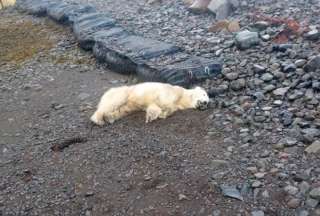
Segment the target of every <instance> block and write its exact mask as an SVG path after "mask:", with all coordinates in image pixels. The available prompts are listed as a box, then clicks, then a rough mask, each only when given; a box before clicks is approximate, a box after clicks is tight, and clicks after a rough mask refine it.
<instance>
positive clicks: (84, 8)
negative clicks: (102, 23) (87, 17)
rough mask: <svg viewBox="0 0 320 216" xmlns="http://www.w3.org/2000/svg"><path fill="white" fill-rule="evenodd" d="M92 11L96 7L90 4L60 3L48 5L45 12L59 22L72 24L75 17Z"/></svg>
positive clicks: (94, 10)
mask: <svg viewBox="0 0 320 216" xmlns="http://www.w3.org/2000/svg"><path fill="white" fill-rule="evenodd" d="M93 12H96V9H95V8H94V7H92V6H90V5H83V4H66V3H60V4H55V5H53V6H52V7H49V9H48V12H47V13H48V16H49V17H50V18H52V19H53V20H55V21H57V22H59V23H62V24H69V25H72V24H73V23H74V21H75V19H76V18H77V17H79V16H81V15H82V14H88V13H93Z"/></svg>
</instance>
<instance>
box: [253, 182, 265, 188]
mask: <svg viewBox="0 0 320 216" xmlns="http://www.w3.org/2000/svg"><path fill="white" fill-rule="evenodd" d="M262 185H263V184H262V182H261V181H258V180H257V181H254V182H252V184H251V187H253V188H259V187H262Z"/></svg>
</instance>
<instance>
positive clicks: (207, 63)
mask: <svg viewBox="0 0 320 216" xmlns="http://www.w3.org/2000/svg"><path fill="white" fill-rule="evenodd" d="M222 67H223V64H222V62H219V61H217V60H211V59H207V58H202V57H197V56H191V55H188V54H185V53H177V54H176V55H173V56H166V57H164V58H162V59H153V60H152V61H148V62H145V63H144V64H140V65H139V66H138V68H137V74H138V77H139V78H140V79H143V80H146V81H159V82H165V83H170V84H173V85H180V86H184V87H189V86H192V85H193V84H195V83H197V82H200V81H203V80H206V79H212V78H213V77H216V76H217V75H218V74H219V73H220V72H221V71H222Z"/></svg>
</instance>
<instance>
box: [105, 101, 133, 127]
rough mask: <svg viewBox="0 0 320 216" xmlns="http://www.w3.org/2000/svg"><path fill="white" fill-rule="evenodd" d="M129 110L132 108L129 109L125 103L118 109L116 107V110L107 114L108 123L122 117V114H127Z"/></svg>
mask: <svg viewBox="0 0 320 216" xmlns="http://www.w3.org/2000/svg"><path fill="white" fill-rule="evenodd" d="M131 112H132V109H130V108H129V106H128V105H127V104H126V105H123V106H121V107H120V108H119V109H117V110H115V111H113V112H112V113H110V114H108V115H107V119H108V122H109V123H110V124H112V123H114V122H115V121H116V120H118V119H120V118H122V117H124V116H127V115H129V114H130V113H131Z"/></svg>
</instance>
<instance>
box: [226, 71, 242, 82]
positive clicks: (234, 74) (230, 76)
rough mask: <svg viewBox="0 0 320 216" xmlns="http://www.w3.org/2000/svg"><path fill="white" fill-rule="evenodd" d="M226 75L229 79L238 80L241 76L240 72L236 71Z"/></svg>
mask: <svg viewBox="0 0 320 216" xmlns="http://www.w3.org/2000/svg"><path fill="white" fill-rule="evenodd" d="M225 77H226V78H227V79H228V80H236V79H237V78H238V77H239V74H238V73H236V72H231V73H227V74H226V75H225Z"/></svg>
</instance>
